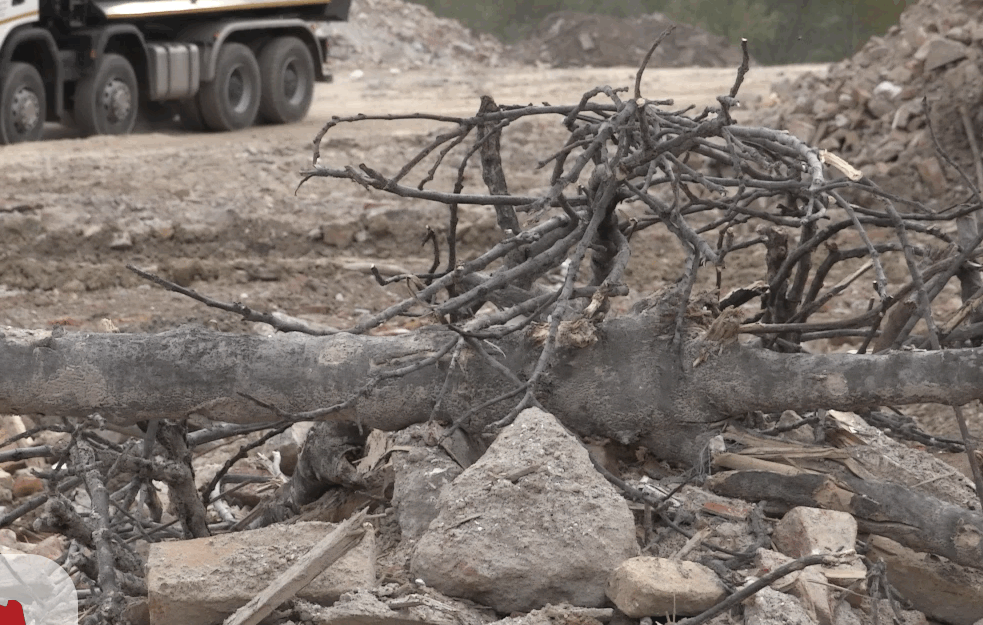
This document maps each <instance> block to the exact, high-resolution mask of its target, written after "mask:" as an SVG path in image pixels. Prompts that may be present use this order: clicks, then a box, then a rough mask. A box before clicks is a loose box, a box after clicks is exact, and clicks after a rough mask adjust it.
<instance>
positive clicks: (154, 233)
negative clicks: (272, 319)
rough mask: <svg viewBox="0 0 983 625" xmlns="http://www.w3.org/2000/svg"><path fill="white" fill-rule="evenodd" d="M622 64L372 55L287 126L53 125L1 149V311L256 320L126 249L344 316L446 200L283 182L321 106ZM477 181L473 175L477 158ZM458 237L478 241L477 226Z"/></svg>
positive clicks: (685, 80) (374, 128) (679, 99)
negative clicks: (144, 272)
mask: <svg viewBox="0 0 983 625" xmlns="http://www.w3.org/2000/svg"><path fill="white" fill-rule="evenodd" d="M806 71H817V72H821V71H824V67H823V66H789V67H770V68H761V69H753V70H752V71H751V72H750V73H749V74H748V76H747V79H746V81H745V83H744V85H743V87H742V91H741V94H742V96H743V98H744V101H745V102H746V103H747V105H748V106H754V105H755V103H756V102H758V101H760V100H761V99H762V98H763V97H765V96H767V94H768V92H769V87H770V85H771V84H772V83H773V82H774V81H776V80H779V79H781V78H783V77H794V76H796V75H798V74H801V73H803V72H806ZM734 76H735V72H734V70H721V69H652V70H649V71H648V72H646V74H645V79H644V81H643V86H642V93H643V95H645V96H646V97H649V98H653V99H654V98H673V99H675V102H676V105H677V106H679V107H680V108H682V107H683V106H685V105H688V104H695V105H697V106H704V105H707V104H712V103H713V102H714V98H715V96H716V95H718V94H721V93H726V92H727V91H728V90H729V89H730V86H731V85H732V83H733V81H734ZM633 80H634V69H632V68H628V67H625V68H607V69H577V70H545V69H544V70H536V69H530V68H520V69H510V70H503V69H485V68H479V69H476V70H473V71H464V70H458V71H443V70H440V71H438V70H434V71H407V72H403V73H391V72H389V71H385V70H374V71H367V72H365V74H364V75H362V76H360V77H358V78H356V77H354V76H352V75H348V74H347V73H346V74H338V75H336V76H335V80H334V82H333V83H330V84H321V85H318V88H317V93H316V99H315V102H314V105H313V107H312V111H311V114H310V115H309V117H308V118H307V119H306V120H305V121H304V122H302V123H298V124H293V125H289V126H261V127H254V128H250V129H247V130H244V131H240V132H233V133H222V134H191V133H186V132H183V131H181V130H180V129H179V128H178V127H177V125H176V124H175V125H173V126H165V127H163V128H161V127H157V128H156V131H155V132H142V133H137V134H133V135H130V136H125V137H91V138H73V137H72V131H71V129H68V128H63V127H60V126H57V125H52V126H51V127H50V128H49V129H48V133H47V134H48V135H50V138H48V139H47V140H45V141H43V142H39V143H33V144H21V145H14V146H4V147H2V148H0V325H11V326H18V327H49V326H51V325H52V324H55V323H58V324H63V325H66V326H67V327H69V328H79V329H99V328H100V327H101V325H100V324H101V320H102V319H110V320H112V322H113V323H114V324H115V325H116V326H117V327H119V328H120V329H121V330H124V331H126V330H139V331H146V330H156V329H163V328H168V327H173V326H174V325H176V324H181V323H185V322H199V323H210V324H211V325H213V326H215V327H218V328H222V329H227V330H238V331H247V330H250V329H251V328H250V327H249V326H248V325H247V324H245V323H243V322H241V321H239V320H238V319H236V318H234V317H231V316H229V315H226V314H224V313H219V312H216V311H211V310H208V309H206V308H204V307H202V306H200V305H198V304H195V303H193V302H191V301H190V300H187V299H185V298H183V297H180V296H177V295H174V294H171V293H167V292H164V291H162V290H160V289H158V288H156V287H150V286H149V285H148V284H146V283H144V282H142V281H141V280H140V279H139V278H137V277H136V276H134V275H133V274H131V273H130V272H129V271H127V270H126V269H125V265H126V264H127V263H133V264H135V265H137V266H140V267H143V268H147V269H149V270H152V271H159V272H161V273H162V274H164V275H165V276H167V277H169V278H172V279H175V280H177V281H179V282H181V283H183V284H187V285H190V286H193V287H194V288H197V289H199V290H201V291H202V292H207V293H209V294H212V295H214V296H215V297H218V298H222V299H228V300H241V301H243V302H246V303H247V304H251V305H255V306H257V307H262V308H267V309H271V310H282V311H284V312H288V313H290V314H295V315H298V316H301V317H304V318H307V319H309V320H311V321H313V322H316V323H328V324H333V325H345V324H346V323H348V322H350V320H351V319H352V318H353V316H354V315H357V314H359V313H361V312H363V311H364V310H368V309H375V308H378V307H379V306H381V305H385V304H386V303H387V302H389V301H391V300H392V299H394V298H396V297H397V295H396V294H393V293H388V292H386V291H384V290H383V289H381V288H379V287H376V286H375V285H374V282H373V281H372V280H371V279H370V277H369V276H368V275H367V274H366V267H367V266H368V264H369V262H377V263H382V262H389V263H390V264H395V265H396V266H397V267H403V268H413V267H417V266H426V265H428V264H429V262H428V259H427V258H426V257H427V254H428V252H427V251H426V250H422V249H420V247H419V236H420V233H421V232H422V231H423V224H422V223H419V221H420V219H422V217H421V216H420V215H425V216H427V217H428V218H430V219H433V220H436V222H437V223H440V222H441V221H442V219H443V217H442V214H441V213H434V212H433V211H435V210H437V209H436V207H426V206H420V203H419V202H416V203H414V202H409V201H404V200H400V199H399V198H387V197H383V196H382V195H381V194H369V193H367V192H366V191H364V190H363V189H361V188H359V187H357V186H355V185H352V184H347V183H344V182H341V181H333V180H324V179H316V180H314V181H311V182H310V183H308V184H307V185H305V186H304V187H303V188H301V189H300V191H299V192H298V193H297V194H296V195H295V193H294V192H295V189H296V187H297V183H298V180H299V172H300V171H301V170H302V169H304V168H305V167H308V166H309V164H310V162H311V160H310V159H311V139H312V138H313V136H314V135H315V134H316V132H317V131H318V130H319V129H320V128H321V126H322V125H323V124H324V122H325V121H326V120H328V119H330V118H331V116H335V115H337V116H346V115H355V114H358V113H364V114H369V115H372V114H385V113H390V114H399V113H413V112H420V111H423V112H428V113H441V114H445V115H461V116H467V115H469V114H471V113H473V112H474V111H475V110H477V106H478V101H479V98H480V96H481V95H482V94H490V95H492V96H493V97H494V98H495V99H496V100H497V101H498V102H499V103H500V104H525V103H530V102H536V103H539V102H549V103H551V104H572V103H575V102H576V101H578V100H579V99H580V96H581V95H582V94H583V92H584V91H586V90H588V89H590V88H592V87H595V86H598V85H611V86H615V87H620V86H628V85H630V84H632V82H633ZM558 121H559V118H556V119H551V120H542V121H540V122H536V123H527V124H524V125H522V126H520V127H518V129H517V130H518V132H516V133H515V134H514V135H511V136H513V137H514V140H512V141H509V136H510V135H508V133H507V135H506V141H505V143H506V145H507V146H509V147H507V148H506V152H505V157H506V159H507V161H508V162H509V165H508V166H509V167H510V169H511V171H510V172H509V173H510V177H511V180H510V184H512V185H513V190H514V191H515V190H521V189H522V188H535V187H536V186H537V184H538V183H540V182H541V181H542V176H543V172H535V171H534V169H535V162H536V158H541V157H542V156H544V155H546V154H548V153H550V150H552V149H555V147H556V146H558V145H560V144H559V143H557V141H562V138H563V134H562V133H563V132H564V131H563V130H562V128H560V126H559V124H558V123H557V122H558ZM439 128H440V125H439V124H434V123H432V122H424V121H418V120H404V121H398V122H381V121H380V122H361V123H358V124H349V125H342V126H340V127H338V128H336V129H334V130H332V132H331V133H330V134H329V135H328V137H327V139H326V140H325V143H324V145H323V147H322V158H323V161H324V162H325V163H326V164H328V165H331V166H340V165H345V164H358V163H361V162H366V163H368V164H370V165H372V166H375V167H379V168H380V169H382V170H383V171H389V172H390V173H392V172H393V171H395V168H398V165H399V164H401V163H402V162H405V160H406V159H407V158H409V157H410V156H411V155H412V154H414V153H415V152H416V151H417V150H419V149H420V148H421V147H422V146H424V145H425V144H426V143H427V142H428V136H431V135H432V133H434V132H436V131H437V130H439ZM509 132H511V130H510V131H509ZM509 150H511V151H509ZM424 171H425V170H424ZM422 176H423V172H421V173H420V177H422ZM442 184H443V187H444V188H447V187H448V185H449V179H448V180H443V179H441V178H440V176H438V178H437V180H436V181H435V182H434V185H436V188H441V185H442ZM474 184H476V185H478V187H480V186H481V181H480V175H479V176H477V179H476V180H474ZM420 211H422V213H421V212H420ZM488 212H489V211H485V210H482V209H480V208H479V209H474V210H473V211H471V212H470V213H469V214H468V216H466V219H468V220H470V221H469V222H468V223H470V224H472V225H473V226H474V231H475V232H479V231H480V230H481V228H482V227H484V226H488V225H489V222H488V219H489V218H490V217H489V215H488V214H487V213H488ZM492 225H493V224H492ZM344 228H353V229H354V231H353V232H348V231H347V230H344ZM325 232H327V233H328V235H327V236H324V233H325ZM339 232H340V234H339ZM471 242H472V243H475V244H481V240H480V237H472V241H471ZM464 243H465V244H467V243H468V241H467V240H465V241H464ZM656 273H658V272H656ZM643 274H644V272H643ZM636 278H637V279H640V281H641V282H642V283H649V284H646V285H645V286H648V287H649V288H654V287H655V286H658V284H651V283H652V282H656V283H657V282H658V276H656V275H641V276H636ZM259 330H260V331H261V330H262V328H260V329H259Z"/></svg>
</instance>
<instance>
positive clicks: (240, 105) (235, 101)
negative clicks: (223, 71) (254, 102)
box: [228, 67, 253, 113]
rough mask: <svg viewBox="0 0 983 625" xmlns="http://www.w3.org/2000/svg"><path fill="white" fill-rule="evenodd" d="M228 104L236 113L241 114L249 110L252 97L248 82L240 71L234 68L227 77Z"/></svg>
mask: <svg viewBox="0 0 983 625" xmlns="http://www.w3.org/2000/svg"><path fill="white" fill-rule="evenodd" d="M228 93H229V104H230V105H232V110H234V111H235V112H236V113H242V112H243V111H245V110H246V109H248V108H249V102H250V100H251V99H252V97H253V94H252V89H251V88H250V86H249V82H248V81H247V80H246V78H245V77H244V76H243V74H242V69H240V68H238V67H237V68H235V69H234V70H233V71H232V73H231V74H230V75H229V89H228Z"/></svg>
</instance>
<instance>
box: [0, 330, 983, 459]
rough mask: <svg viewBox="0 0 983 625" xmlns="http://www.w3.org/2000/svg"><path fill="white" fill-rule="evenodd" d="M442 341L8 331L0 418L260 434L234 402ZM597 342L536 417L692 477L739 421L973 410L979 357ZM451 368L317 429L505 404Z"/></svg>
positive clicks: (658, 340) (466, 356) (333, 400)
mask: <svg viewBox="0 0 983 625" xmlns="http://www.w3.org/2000/svg"><path fill="white" fill-rule="evenodd" d="M456 336H457V335H456V334H454V333H452V332H449V331H447V330H444V329H441V328H440V327H439V326H436V327H433V328H430V329H425V330H423V331H419V332H416V333H414V334H410V335H405V336H399V337H372V336H363V335H352V334H345V333H339V334H335V335H332V336H326V337H312V336H306V335H296V334H285V335H278V336H274V337H259V336H243V335H230V334H220V333H214V332H210V331H205V330H200V329H186V328H185V329H180V330H175V331H171V332H166V333H162V334H156V335H127V334H67V335H64V336H61V337H58V338H51V336H50V334H49V333H45V332H29V331H13V330H8V331H7V334H6V336H5V337H3V338H2V339H0V370H2V371H4V372H5V375H4V376H3V377H2V378H0V413H28V414H30V413H41V414H55V415H63V416H75V417H79V416H86V415H89V414H92V413H96V412H97V413H99V414H100V415H102V416H103V417H104V418H106V419H108V420H109V421H111V422H113V423H116V424H121V425H125V424H132V423H135V422H139V421H144V420H148V419H159V418H167V419H184V418H187V417H188V416H190V415H193V414H200V415H202V416H205V417H208V418H211V419H215V420H220V421H226V422H234V423H245V422H259V421H270V420H274V419H276V418H277V416H276V415H275V414H274V413H273V412H271V411H270V410H269V409H268V408H264V407H262V406H260V405H258V404H257V403H254V402H252V401H250V400H248V399H246V398H245V397H243V396H241V395H240V393H247V394H249V395H250V396H252V397H255V398H257V399H259V400H261V401H263V402H265V403H267V404H269V405H272V406H276V407H277V408H279V409H280V410H282V411H284V412H289V413H296V412H304V411H310V410H316V409H321V408H325V407H328V406H332V405H335V404H339V403H342V402H345V401H347V400H349V399H351V398H352V397H353V394H359V389H363V387H364V385H365V384H366V381H367V380H370V379H372V378H373V376H379V375H382V374H385V373H386V372H388V371H392V370H394V369H398V368H402V367H405V366H406V365H407V364H408V363H412V362H414V361H419V360H420V359H422V358H426V357H428V356H433V355H434V354H437V353H438V352H440V351H441V349H442V348H445V347H446V346H447V345H448V342H449V341H450V342H453V341H455V340H456ZM596 336H597V340H596V342H594V343H593V344H592V345H590V346H588V347H583V348H574V347H564V348H561V351H562V354H561V355H562V357H561V358H559V359H558V362H557V364H556V365H555V366H554V367H553V369H552V371H551V372H550V373H549V374H548V375H547V376H546V377H544V378H543V380H542V382H541V387H540V390H539V393H538V395H537V396H538V399H539V401H540V402H541V403H542V404H543V405H544V406H545V407H546V408H547V409H548V410H551V411H553V412H554V413H555V414H556V415H557V416H558V417H559V418H560V419H561V420H563V422H564V423H565V424H566V425H567V426H568V427H570V428H571V429H573V430H574V431H577V432H578V433H580V434H584V435H600V436H606V437H610V438H613V439H615V440H618V441H621V442H623V443H632V442H641V443H642V444H644V445H645V446H646V447H647V448H648V449H650V450H651V451H652V452H653V453H654V454H656V455H657V456H659V457H662V458H665V459H669V460H674V461H682V462H687V463H688V462H692V461H693V460H694V458H695V454H696V453H697V452H698V451H699V450H700V448H701V447H702V445H703V444H704V442H705V440H706V439H707V438H708V436H709V435H710V434H709V433H710V432H711V431H712V429H713V424H714V423H715V422H718V421H720V420H722V419H725V418H727V417H730V416H733V415H738V414H743V413H746V412H748V411H753V410H762V411H774V410H783V409H799V410H807V409H814V408H836V409H839V410H856V409H860V408H864V407H871V406H878V405H883V404H892V405H902V404H909V403H916V402H939V403H953V404H962V403H965V402H968V401H971V400H973V399H979V398H983V386H981V385H979V384H978V376H979V371H980V369H981V366H983V351H980V350H979V349H962V350H947V351H944V352H895V353H889V354H886V355H852V354H828V355H805V354H782V353H776V352H771V351H767V350H764V349H759V348H753V347H747V346H737V345H734V346H731V347H729V348H726V349H724V350H723V352H722V353H721V354H719V355H714V356H712V357H711V358H710V359H709V360H708V361H707V362H705V363H703V364H701V365H700V366H698V367H695V368H694V367H692V366H691V365H690V363H692V362H693V361H694V355H695V354H697V353H698V352H699V351H700V349H701V341H698V340H697V341H691V342H689V343H688V344H687V345H686V347H685V348H684V349H683V350H682V353H680V351H679V350H678V349H676V348H674V347H673V344H672V343H671V340H670V338H671V337H669V336H666V332H665V328H664V327H663V326H661V325H659V323H658V321H657V320H656V319H654V318H652V317H650V316H648V315H645V314H640V315H635V316H629V317H622V318H617V319H612V320H609V321H606V322H604V323H602V324H600V325H599V326H597V328H596ZM497 345H498V347H499V348H500V349H501V350H502V353H503V354H504V357H503V358H500V361H501V363H502V364H504V365H505V367H507V368H508V369H509V370H511V371H512V372H514V374H515V375H516V376H517V377H518V378H519V379H520V380H522V379H528V376H529V375H530V374H531V371H532V369H533V367H534V366H535V365H536V362H537V358H538V357H539V353H540V347H538V346H537V345H535V344H534V343H533V342H532V341H531V340H529V339H527V338H526V337H524V336H515V335H510V336H508V337H506V338H504V339H502V340H500V341H498V342H497ZM444 351H447V350H446V349H445V350H444ZM450 360H451V357H450V356H449V355H447V356H445V357H443V358H441V359H437V360H436V361H435V362H436V366H433V365H431V366H426V367H423V368H421V369H418V370H416V371H412V372H410V373H408V374H406V375H404V376H400V377H394V378H389V379H383V380H381V381H379V382H378V384H376V385H375V386H373V387H372V388H371V389H368V390H366V391H365V392H364V393H362V394H361V396H359V397H357V398H356V400H355V401H354V402H353V403H352V404H351V406H350V407H349V408H346V409H344V410H340V411H339V412H337V413H336V414H333V415H331V416H330V418H334V419H348V420H355V421H358V422H359V423H361V424H363V425H365V426H367V427H371V428H377V429H383V430H396V429H402V428H404V427H406V426H407V425H410V424H412V423H417V422H421V421H424V420H426V419H428V418H429V417H430V416H431V412H432V410H433V408H434V404H435V402H436V401H437V398H438V396H439V395H440V393H441V389H442V388H443V389H445V391H446V394H445V395H444V396H443V399H442V401H441V402H440V410H439V411H438V414H437V415H436V416H437V417H439V418H442V419H446V420H453V419H454V418H456V417H458V416H460V415H462V414H464V413H465V412H467V411H468V410H469V409H471V408H472V407H474V406H477V405H480V404H482V403H483V402H486V401H488V400H490V399H492V398H495V397H498V396H501V395H503V394H506V393H508V391H510V390H514V389H515V386H516V385H515V383H514V381H512V380H510V379H509V378H508V377H506V376H505V375H503V373H502V372H501V371H499V370H496V369H495V368H493V367H492V366H490V365H489V363H488V362H487V361H486V360H485V359H483V358H480V357H478V356H477V355H474V354H473V353H471V352H470V351H469V350H467V349H466V350H464V352H463V355H462V356H461V357H460V358H459V359H458V362H457V365H456V368H455V370H454V371H452V372H450V376H451V377H450V380H449V383H448V384H446V385H445V379H446V378H447V376H448V371H447V369H448V363H449V361H450ZM512 403H513V402H509V401H502V402H499V403H497V404H492V405H491V406H489V407H488V408H487V409H485V410H483V411H481V412H479V413H477V414H476V415H475V416H474V419H473V421H472V426H474V427H481V426H483V425H486V424H488V423H491V422H493V421H495V420H497V419H500V418H501V417H502V415H503V414H504V413H505V412H507V411H508V409H509V408H510V407H511V405H512Z"/></svg>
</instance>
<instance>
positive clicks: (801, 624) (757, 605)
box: [744, 588, 816, 625]
mask: <svg viewBox="0 0 983 625" xmlns="http://www.w3.org/2000/svg"><path fill="white" fill-rule="evenodd" d="M744 606H745V607H744V625H774V624H775V623H782V625H816V621H815V620H813V618H812V617H811V616H809V613H808V612H806V610H805V608H803V607H802V603H801V602H800V601H799V600H798V599H796V598H795V597H793V596H791V595H786V594H784V593H780V592H778V591H777V590H772V589H771V588H762V589H761V590H759V591H758V592H756V593H754V594H753V595H751V597H750V598H749V599H748V600H747V601H745V602H744Z"/></svg>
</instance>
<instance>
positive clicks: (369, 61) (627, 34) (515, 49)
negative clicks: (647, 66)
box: [331, 0, 741, 70]
mask: <svg viewBox="0 0 983 625" xmlns="http://www.w3.org/2000/svg"><path fill="white" fill-rule="evenodd" d="M670 23H672V22H671V21H670V20H669V19H668V18H667V17H666V16H664V15H662V14H661V13H652V14H650V15H643V16H641V17H635V18H615V17H611V16H607V15H593V14H589V13H577V12H573V11H561V12H557V13H553V14H551V15H549V16H547V17H546V18H545V19H544V20H543V21H542V22H541V23H540V24H539V25H538V26H537V27H536V28H535V29H533V31H532V32H531V33H530V35H529V36H528V37H527V38H526V39H525V40H524V41H521V42H519V43H517V44H515V45H512V46H506V45H505V44H503V43H502V42H501V41H499V40H498V39H496V38H495V37H493V36H491V35H487V34H479V33H476V32H474V31H472V30H471V29H469V28H466V27H464V26H463V25H462V24H461V23H460V22H458V21H457V20H452V19H447V18H442V17H437V16H436V15H434V14H433V12H431V11H430V10H429V9H427V8H426V7H424V6H421V5H418V4H413V3H410V2H404V1H403V0H354V2H353V3H352V9H351V13H350V15H349V21H348V22H342V23H338V24H332V25H331V29H332V41H331V44H332V47H331V57H332V58H331V62H332V63H333V65H334V66H335V67H336V68H338V69H342V70H354V69H359V68H369V67H383V68H395V69H400V70H405V69H415V68H423V67H461V66H464V67H476V66H478V67H481V66H483V67H497V66H505V65H546V66H548V67H587V66H593V67H613V66H628V67H636V66H637V65H638V64H639V62H641V59H642V57H643V56H644V55H645V52H646V50H648V47H649V46H650V45H651V44H652V42H653V41H655V39H656V38H657V37H658V36H659V34H660V33H661V32H662V31H663V30H665V28H666V27H667V26H668V25H669V24H670ZM740 61H741V53H740V50H739V49H737V48H736V47H734V46H731V45H729V44H728V43H727V41H726V40H724V39H723V38H722V37H717V36H714V35H711V34H709V33H707V32H705V31H703V30H700V29H699V28H696V27H693V26H688V25H686V24H679V25H677V29H676V32H675V33H673V35H672V36H671V37H670V38H668V39H667V40H666V41H664V42H663V43H662V45H660V46H659V49H658V50H657V51H656V54H655V56H654V58H653V60H652V64H651V66H652V67H689V66H694V67H730V66H733V67H737V65H739V64H740Z"/></svg>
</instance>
